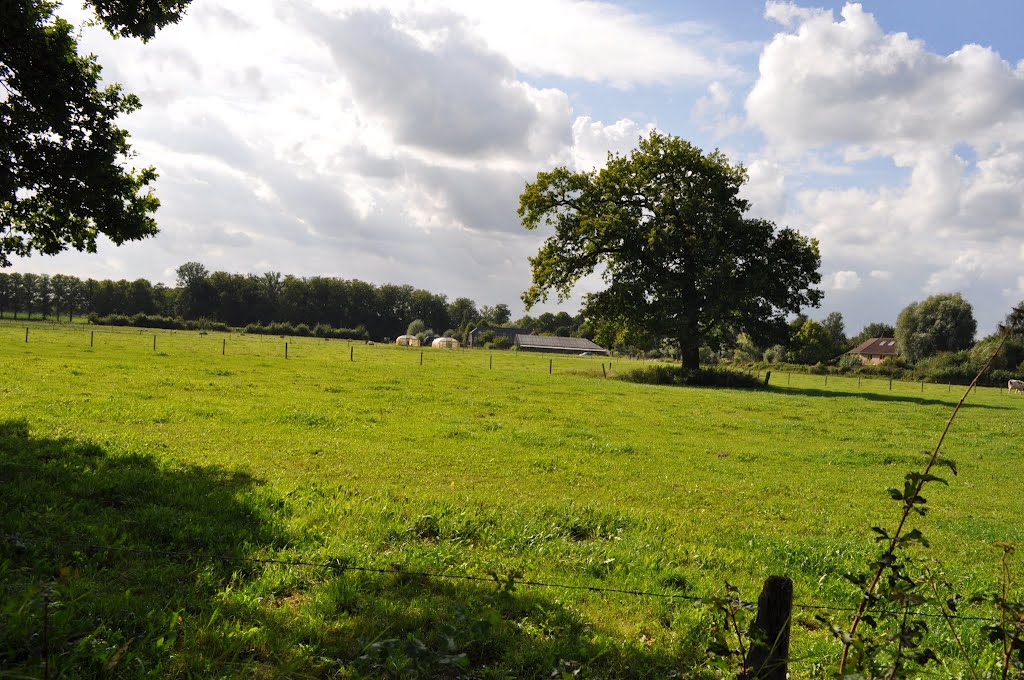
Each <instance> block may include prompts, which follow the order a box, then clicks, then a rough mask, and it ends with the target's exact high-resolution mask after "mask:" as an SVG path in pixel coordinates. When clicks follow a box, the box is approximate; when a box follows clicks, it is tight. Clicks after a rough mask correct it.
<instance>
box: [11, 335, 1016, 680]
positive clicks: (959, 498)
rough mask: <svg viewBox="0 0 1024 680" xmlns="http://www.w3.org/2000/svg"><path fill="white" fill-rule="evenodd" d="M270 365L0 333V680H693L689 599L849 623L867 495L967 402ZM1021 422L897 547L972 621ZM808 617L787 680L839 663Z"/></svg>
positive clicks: (225, 350) (532, 373) (603, 364)
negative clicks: (783, 598)
mask: <svg viewBox="0 0 1024 680" xmlns="http://www.w3.org/2000/svg"><path fill="white" fill-rule="evenodd" d="M154 338H155V349H154ZM90 340H92V345H91V346H90ZM285 342H286V339H282V338H276V337H265V336H264V337H253V336H243V335H227V334H219V333H210V334H209V335H199V334H197V333H195V332H181V331H179V332H169V331H167V332H165V331H141V332H140V331H139V330H137V329H112V328H93V327H88V326H80V325H74V326H67V325H66V326H47V325H42V324H33V325H32V326H31V327H30V331H29V338H28V342H26V341H25V325H24V324H21V325H18V324H14V323H0V371H2V375H3V379H2V382H0V399H2V402H0V403H2V405H3V406H2V411H0V448H2V457H0V480H2V484H0V540H2V541H3V543H2V544H0V583H2V584H3V585H2V586H0V588H2V590H0V675H3V674H4V673H10V674H22V675H27V676H29V677H39V676H41V675H42V674H43V673H44V672H48V673H49V674H50V676H51V677H89V676H97V677H102V676H108V675H115V676H124V677H137V676H138V677H141V676H147V675H150V676H154V677H166V676H181V677H184V676H197V677H210V676H222V677H362V676H370V677H380V676H387V675H394V676H395V677H433V676H444V675H460V674H469V675H472V676H476V677H550V675H551V673H552V672H553V671H558V672H560V673H567V674H569V676H567V677H570V676H571V674H572V673H573V672H574V671H575V670H578V669H582V670H581V675H582V676H585V677H595V676H596V677H603V676H608V677H651V676H669V675H671V674H673V673H676V674H680V675H681V674H683V673H685V672H687V671H688V670H690V669H691V668H693V667H695V666H697V665H700V664H701V663H703V661H704V659H705V654H704V647H705V645H706V642H707V640H708V638H709V635H710V632H709V631H710V628H711V627H712V626H713V621H712V617H711V615H710V614H709V612H708V611H707V610H706V609H704V608H701V607H698V606H695V604H694V603H693V602H692V601H691V600H689V599H686V598H690V597H705V596H708V595H711V594H714V593H720V592H722V588H723V584H724V583H725V581H729V582H730V583H733V584H736V585H737V586H739V587H740V588H741V592H742V594H743V596H744V597H745V598H746V599H750V600H754V599H756V596H757V592H758V590H759V587H760V583H761V582H762V581H763V579H764V578H765V577H766V576H767V575H769V574H784V575H787V576H790V577H791V578H793V579H794V581H795V599H796V601H797V603H798V604H801V605H827V606H836V607H849V606H851V605H853V604H855V603H856V592H855V589H854V588H853V587H852V586H850V585H849V584H848V583H847V582H846V581H845V580H844V579H843V578H842V574H843V573H844V572H848V571H852V572H858V571H859V572H863V571H865V570H866V564H867V562H868V561H869V560H870V559H871V558H872V557H874V556H875V555H876V553H877V551H878V549H877V547H876V545H875V544H874V542H873V539H872V532H871V530H870V529H871V527H872V526H875V525H880V526H891V525H892V524H894V523H895V519H896V516H897V511H898V505H897V504H896V503H894V502H892V501H891V500H889V498H888V495H887V493H886V491H885V489H886V487H893V486H897V487H902V479H903V475H904V474H905V473H906V472H908V471H910V470H919V469H920V468H921V467H922V464H923V462H924V460H925V457H924V456H923V455H922V454H921V452H922V451H923V450H930V449H931V448H932V447H934V445H935V442H936V440H937V439H938V436H939V434H940V432H941V430H942V427H943V426H944V424H945V421H946V419H947V418H948V416H949V413H950V411H951V409H952V407H953V405H954V404H955V403H956V401H957V400H958V399H959V397H960V393H959V392H958V391H957V388H952V389H950V388H947V386H946V385H930V384H926V385H924V386H923V387H922V385H921V384H920V383H899V382H896V383H893V385H892V388H891V390H890V388H889V383H888V381H882V380H874V381H869V380H866V379H865V380H863V381H861V382H860V383H858V379H857V378H849V377H838V378H837V377H835V376H830V377H829V378H828V382H827V385H826V384H825V378H824V377H823V376H809V375H797V374H793V375H792V376H789V375H786V374H782V375H778V374H776V375H773V376H772V381H771V388H770V389H768V390H758V391H742V390H730V389H698V388H668V387H653V386H646V385H637V384H632V383H628V382H623V381H620V380H614V379H605V378H604V377H603V372H604V371H605V370H609V363H610V375H609V377H610V378H614V377H616V376H617V375H620V374H622V373H623V372H625V371H626V370H628V369H630V368H632V367H635V366H636V365H637V364H636V362H632V361H629V360H625V359H619V358H612V359H611V360H610V362H609V359H607V358H602V357H561V356H555V357H552V356H540V355H528V354H525V353H524V354H517V353H513V352H495V353H494V354H493V355H492V354H491V353H490V352H486V351H481V350H460V351H443V350H432V349H429V348H427V349H425V350H423V351H422V352H421V351H420V349H418V348H416V349H409V348H396V347H392V346H382V345H364V344H362V343H352V344H349V343H347V342H345V341H338V340H330V341H325V340H319V339H310V338H288V339H287V343H288V357H287V358H285ZM421 362H422V363H421ZM549 371H550V373H549ZM961 389H962V388H961ZM1022 416H1024V400H1022V399H1021V398H1011V397H1010V396H1008V395H1007V394H1006V393H1005V390H996V389H986V388H982V389H979V390H978V391H977V392H976V393H975V394H972V395H971V396H970V397H969V398H968V401H967V404H966V406H965V408H964V409H963V411H962V412H961V414H960V417H959V419H958V420H957V422H956V423H955V425H954V427H953V429H952V431H951V434H950V437H949V439H948V441H947V444H946V447H945V452H946V454H947V455H948V456H949V457H950V458H952V459H954V460H956V461H957V463H958V467H959V476H958V477H956V478H951V480H950V482H951V483H950V485H949V486H948V487H946V486H941V485H937V484H936V485H934V486H932V487H930V488H929V489H928V490H927V492H926V493H925V496H926V497H927V498H928V500H929V503H928V505H929V506H931V511H930V513H929V514H928V515H927V516H926V517H924V518H918V519H917V520H915V522H916V523H915V526H919V527H920V528H921V530H922V531H923V532H924V533H925V535H926V536H927V537H928V538H929V539H930V541H931V548H930V549H927V550H921V551H920V552H921V555H922V556H924V557H928V558H937V559H940V560H941V561H942V562H943V563H944V564H945V571H946V576H947V577H948V578H951V579H952V580H954V581H955V582H956V583H957V584H958V586H959V587H960V588H962V589H963V591H964V592H965V593H967V594H970V593H971V592H973V591H975V590H978V589H988V590H992V589H994V587H995V584H996V582H997V574H998V553H997V552H996V551H995V550H994V549H993V548H992V545H991V544H992V542H993V541H996V540H1011V541H1018V542H1020V541H1021V540H1022V538H1024V527H1022V523H1021V513H1022V510H1024V500H1022V494H1021V481H1020V480H1021V479H1022V478H1024V461H1022V458H1021V456H1020V455H1019V453H1018V452H1017V451H1016V448H1017V446H1016V444H1017V442H1019V441H1020V440H1021V435H1022V431H1024V418H1022ZM169 553H173V554H169ZM258 560H262V561H258ZM328 561H331V563H332V564H334V565H335V567H336V568H335V569H327V568H322V567H318V566H311V565H312V564H324V563H325V562H328ZM294 562H302V563H310V564H286V563H294ZM341 567H345V568H341ZM361 569H370V570H374V569H376V570H381V571H362V570H361ZM1015 569H1016V571H1017V572H1018V573H1019V567H1015ZM419 572H430V573H435V574H437V573H443V574H447V575H450V576H460V577H461V576H469V577H473V578H475V579H479V580H467V579H464V578H435V577H427V576H423V575H421V574H420V573H419ZM524 580H525V581H531V582H544V583H551V584H559V585H564V586H575V587H579V586H584V587H587V588H591V587H596V588H605V589H618V590H630V591H643V592H647V593H658V594H664V595H675V596H680V597H655V596H649V595H647V596H642V595H635V594H623V593H615V592H607V591H594V590H588V589H586V588H584V589H579V588H576V589H568V588H555V587H542V586H536V585H527V584H524V583H522V581H524ZM516 581H519V583H516ZM965 611H966V610H965ZM821 613H822V612H821V611H819V610H813V609H804V608H798V609H797V611H796V614H795V618H796V623H797V625H796V627H795V629H794V634H793V645H794V655H795V656H796V659H797V660H796V661H795V663H794V664H793V666H792V667H791V672H792V674H793V676H794V677H815V676H823V673H824V669H825V667H827V666H828V665H829V664H831V663H833V662H834V661H835V658H836V656H837V653H838V648H837V646H836V644H835V643H834V642H833V641H832V639H831V637H830V635H829V634H828V633H827V632H826V631H825V630H823V626H822V624H821V623H819V622H817V621H816V620H815V615H816V614H821ZM825 613H826V614H827V615H828V616H829V617H830V618H832V619H834V620H835V621H836V622H837V623H839V624H840V625H846V622H847V621H848V617H849V613H848V612H842V611H832V612H825ZM44 618H45V622H44ZM972 625H973V628H972ZM977 627H978V624H970V623H968V624H967V627H966V628H965V629H964V631H963V633H964V635H965V638H966V644H967V646H968V647H969V648H970V649H971V650H972V651H977V650H978V649H979V648H980V647H981V646H982V644H983V643H982V640H981V636H980V635H979V634H978V630H977ZM936 628H939V624H936ZM44 637H45V639H44ZM947 670H948V672H946V671H943V670H941V669H940V671H939V672H938V675H939V677H950V674H951V673H952V672H953V671H951V670H949V669H947Z"/></svg>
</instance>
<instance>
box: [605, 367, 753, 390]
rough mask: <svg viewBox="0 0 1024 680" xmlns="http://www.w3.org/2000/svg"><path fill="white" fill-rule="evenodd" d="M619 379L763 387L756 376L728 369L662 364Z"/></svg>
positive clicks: (677, 383) (712, 385)
mask: <svg viewBox="0 0 1024 680" xmlns="http://www.w3.org/2000/svg"><path fill="white" fill-rule="evenodd" d="M621 379H622V380H626V381H628V382H635V383H642V384H645V385H677V386H689V387H746V388H757V387H762V386H763V385H762V383H761V381H760V380H759V379H758V378H757V377H756V376H753V375H751V374H749V373H743V372H740V371H736V370H731V369H728V368H717V367H716V368H698V369H686V368H680V367H679V366H666V365H664V364H661V365H656V366H644V367H642V368H638V369H635V370H633V371H630V372H628V373H625V374H623V375H622V376H621Z"/></svg>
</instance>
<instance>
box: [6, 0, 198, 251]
mask: <svg viewBox="0 0 1024 680" xmlns="http://www.w3.org/2000/svg"><path fill="white" fill-rule="evenodd" d="M188 3H189V0H87V2H86V5H87V6H89V7H91V8H92V10H93V11H94V12H95V14H96V17H97V21H98V22H99V23H100V24H101V25H103V26H104V27H105V28H106V29H107V30H108V31H109V32H110V33H111V34H114V35H118V36H125V37H139V38H142V39H143V40H147V39H149V38H151V37H153V35H154V34H155V32H156V31H157V29H159V28H160V27H162V26H164V25H166V24H168V23H172V22H175V21H178V20H179V19H180V18H181V16H182V15H183V13H184V11H185V8H186V7H187V5H188ZM56 6H57V3H56V2H50V1H48V0H0V266H9V265H10V259H9V256H10V255H21V256H25V255H29V254H31V253H33V252H39V253H45V254H50V255H53V254H56V253H58V252H60V251H62V250H65V249H66V248H69V247H72V248H75V249H77V250H86V251H89V252H93V251H95V250H96V240H97V238H98V236H99V235H100V234H102V235H105V236H106V237H108V238H109V239H110V240H111V241H113V242H114V243H116V244H121V243H123V242H125V241H130V240H136V239H141V238H145V237H146V236H150V235H152V234H155V233H156V231H157V227H156V222H155V220H154V219H153V213H154V212H155V211H156V209H157V207H158V206H159V201H158V200H157V199H156V197H155V196H154V195H153V192H152V190H151V189H150V185H151V184H152V182H153V181H154V180H155V179H156V172H155V170H154V169H153V168H142V169H138V170H136V169H133V168H130V167H127V166H128V164H129V161H130V158H131V156H132V151H131V147H130V146H129V144H128V133H127V132H126V131H125V130H123V129H121V128H120V127H118V125H117V122H118V121H117V119H118V117H119V116H121V115H123V114H127V113H130V112H132V111H134V110H135V109H137V108H138V107H139V105H140V104H139V100H138V98H137V97H135V96H134V95H131V94H127V93H125V92H123V91H122V90H121V88H120V86H118V85H116V84H106V85H104V84H102V83H101V80H100V66H99V64H98V63H97V61H96V58H95V57H94V56H93V55H81V54H79V53H78V44H77V42H76V40H75V37H74V27H73V26H72V25H71V24H70V23H68V22H67V21H65V20H63V19H61V18H60V17H58V16H56V15H55V14H54V10H55V7H56Z"/></svg>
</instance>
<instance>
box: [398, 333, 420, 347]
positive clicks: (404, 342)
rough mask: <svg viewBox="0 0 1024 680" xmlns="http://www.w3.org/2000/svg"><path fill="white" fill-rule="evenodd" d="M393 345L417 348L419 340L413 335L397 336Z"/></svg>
mask: <svg viewBox="0 0 1024 680" xmlns="http://www.w3.org/2000/svg"><path fill="white" fill-rule="evenodd" d="M395 344H396V345H399V346H401V347H419V346H420V339H419V338H417V337H416V336H415V335H399V336H398V337H397V338H395Z"/></svg>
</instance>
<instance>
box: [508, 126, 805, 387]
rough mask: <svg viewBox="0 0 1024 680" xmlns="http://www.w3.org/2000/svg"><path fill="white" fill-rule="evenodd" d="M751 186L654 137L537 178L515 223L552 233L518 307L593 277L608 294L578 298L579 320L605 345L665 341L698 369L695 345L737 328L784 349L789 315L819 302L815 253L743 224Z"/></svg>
mask: <svg viewBox="0 0 1024 680" xmlns="http://www.w3.org/2000/svg"><path fill="white" fill-rule="evenodd" d="M746 179H747V175H746V171H745V170H744V169H743V167H742V166H739V165H730V163H729V161H728V159H727V158H726V157H725V156H724V155H723V154H721V153H720V152H718V151H714V152H712V153H709V154H704V153H702V152H701V150H700V149H698V148H696V147H695V146H693V145H691V144H689V143H688V142H686V141H684V140H682V139H680V138H678V137H674V136H669V135H662V134H659V133H657V132H653V133H652V134H651V135H650V136H649V137H647V138H645V139H641V140H640V145H639V148H637V149H636V150H634V151H633V152H632V153H631V154H629V155H628V156H609V159H608V162H607V165H606V166H605V167H604V169H602V170H599V171H592V172H571V171H569V170H568V169H566V168H564V167H559V168H555V169H554V170H552V171H550V172H540V173H538V174H537V178H536V180H535V181H534V182H533V183H531V184H528V185H527V186H526V189H525V191H524V192H523V193H522V195H521V196H520V199H519V201H520V202H519V216H520V218H521V220H522V222H523V226H524V227H526V228H527V229H535V228H537V227H540V226H541V225H548V226H550V227H553V228H554V231H555V233H554V235H553V236H551V237H549V238H548V239H547V240H546V241H545V242H544V244H543V245H542V246H541V248H540V251H539V252H538V253H537V255H536V256H535V257H532V258H530V263H531V265H532V269H533V285H532V286H531V287H530V289H529V290H528V291H526V293H524V294H523V301H524V303H525V304H526V306H527V308H530V307H532V306H533V305H534V304H536V303H538V302H540V301H542V300H545V299H547V297H548V295H549V294H550V293H551V292H555V293H557V294H558V296H559V298H560V299H565V298H567V297H568V296H569V295H570V293H571V291H572V288H573V286H574V285H575V284H576V282H577V281H579V280H580V279H581V278H582V277H584V276H586V275H588V274H591V273H593V272H598V273H600V274H601V275H602V276H603V278H604V281H605V283H606V284H607V287H606V288H605V289H604V290H603V291H601V292H598V293H593V294H589V295H587V296H586V297H585V299H584V305H583V313H584V315H585V316H586V317H587V318H588V319H590V320H592V321H593V325H594V328H595V329H597V332H598V335H599V336H600V337H601V338H602V339H603V340H604V341H605V342H608V340H610V339H618V340H620V341H621V340H624V339H625V338H634V339H638V338H646V339H648V340H651V339H668V340H670V341H672V342H674V343H678V346H679V349H680V355H681V359H682V365H683V366H684V367H692V368H695V367H697V366H698V365H699V363H700V358H699V352H700V347H701V345H702V344H706V345H708V346H711V347H718V346H720V345H721V343H722V342H724V341H726V340H727V339H731V338H734V337H735V336H736V334H737V333H738V332H741V331H742V332H745V333H747V335H749V336H750V337H751V338H752V339H753V340H754V341H755V342H758V343H760V344H763V345H770V344H773V343H774V342H781V341H784V340H785V339H786V337H787V331H788V326H787V323H786V316H787V315H790V314H795V313H797V312H799V311H800V309H801V308H802V307H805V306H817V304H818V303H819V301H820V300H821V296H822V293H821V291H820V290H817V289H815V288H814V287H813V286H814V284H817V283H819V282H820V281H821V275H820V274H819V272H818V267H819V266H820V264H821V257H820V255H819V253H818V244H817V242H816V241H815V240H813V239H809V238H806V237H804V236H802V235H801V234H799V233H798V232H796V231H794V230H792V229H788V228H783V229H779V228H776V226H775V224H773V223H772V222H770V221H768V220H763V219H750V218H747V217H745V213H746V212H747V210H748V209H749V204H748V202H747V201H746V200H744V199H742V198H740V196H739V192H740V188H741V186H742V185H743V183H744V182H745V181H746Z"/></svg>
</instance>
